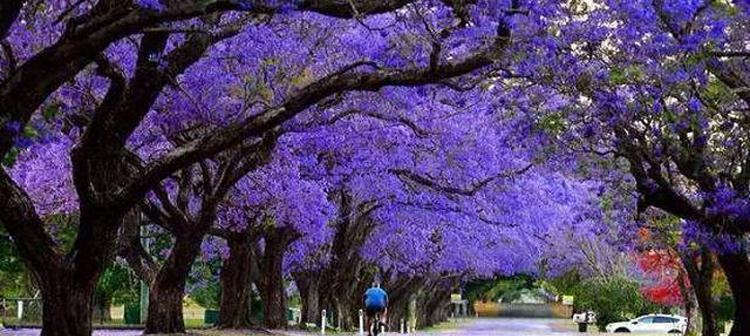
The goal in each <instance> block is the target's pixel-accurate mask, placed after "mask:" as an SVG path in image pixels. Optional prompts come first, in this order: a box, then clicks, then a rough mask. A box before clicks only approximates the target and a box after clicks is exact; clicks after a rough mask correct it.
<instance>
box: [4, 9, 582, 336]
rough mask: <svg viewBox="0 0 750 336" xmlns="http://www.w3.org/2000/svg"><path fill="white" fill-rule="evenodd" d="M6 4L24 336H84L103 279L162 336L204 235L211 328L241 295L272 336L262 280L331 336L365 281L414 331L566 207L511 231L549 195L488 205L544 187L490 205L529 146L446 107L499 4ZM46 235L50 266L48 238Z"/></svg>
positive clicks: (482, 53) (506, 263) (489, 58)
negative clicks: (38, 329)
mask: <svg viewBox="0 0 750 336" xmlns="http://www.w3.org/2000/svg"><path fill="white" fill-rule="evenodd" d="M12 4H13V6H10V7H8V8H7V9H6V8H5V7H3V8H2V9H3V10H2V19H3V20H2V21H3V22H8V24H7V25H6V24H4V25H3V26H2V31H0V32H1V33H2V38H3V47H4V48H3V58H2V60H3V63H2V65H3V66H2V78H3V81H2V86H1V89H0V92H1V93H0V102H1V103H0V110H1V111H2V115H0V117H1V118H2V119H1V121H2V127H0V132H1V133H0V135H1V139H2V143H1V145H0V151H1V153H2V155H3V156H4V163H5V166H6V167H5V168H4V169H3V171H2V174H0V181H1V182H0V189H1V191H0V192H2V194H3V197H2V201H0V203H1V204H2V206H1V207H0V221H1V222H2V223H3V226H4V227H5V229H6V230H7V232H8V233H9V235H10V237H11V238H12V240H13V242H14V243H15V247H16V251H17V253H18V254H19V255H20V256H21V257H22V259H23V260H24V262H25V265H26V268H27V269H28V271H29V273H30V274H31V275H32V278H33V279H34V282H35V283H36V285H37V286H38V287H39V289H40V290H41V293H42V296H43V305H44V307H43V309H44V314H43V331H42V334H43V335H89V334H90V333H91V318H92V316H91V312H92V309H91V308H92V304H93V303H94V302H93V299H94V296H95V295H94V290H95V288H96V285H97V283H100V279H101V276H102V274H103V272H104V271H105V270H106V269H107V267H108V265H110V263H111V262H112V261H113V260H114V259H115V257H119V258H121V260H125V261H127V263H128V265H129V266H130V268H132V269H133V270H135V271H136V272H137V274H138V275H139V277H140V278H141V279H143V280H144V281H146V282H147V283H148V284H149V286H150V289H151V290H150V302H151V304H150V305H149V311H148V320H147V322H146V332H147V333H173V332H184V330H185V327H184V321H183V320H182V299H183V296H184V295H185V292H186V283H187V279H188V277H189V275H190V272H191V268H192V265H193V263H194V261H195V260H196V258H198V257H200V256H201V255H205V254H209V253H210V252H211V251H206V248H205V247H206V244H204V241H205V240H206V237H207V236H209V235H211V236H214V237H219V238H221V242H222V243H221V244H224V248H223V249H224V250H226V251H225V255H224V262H223V265H222V270H221V284H222V294H223V298H222V303H221V310H222V313H221V325H223V326H227V327H241V326H246V325H247V324H248V322H249V321H248V318H247V316H248V315H249V314H248V312H247V307H248V305H247V304H246V301H247V300H248V298H249V296H250V294H249V293H250V288H251V286H252V284H255V285H256V286H257V287H258V288H259V289H260V294H261V297H262V299H263V302H264V324H265V325H266V326H267V327H282V326H284V325H285V323H286V319H285V305H286V300H285V288H284V278H285V276H291V277H292V278H293V279H294V280H295V283H296V284H297V286H298V287H299V289H300V291H301V292H302V293H303V306H304V307H305V308H304V310H305V320H306V321H317V316H316V314H317V313H318V310H319V308H320V307H331V308H333V311H336V312H337V314H338V315H339V316H341V320H342V321H343V322H342V324H343V325H344V326H348V325H352V324H353V321H354V317H353V315H352V314H353V313H354V312H355V311H356V308H357V305H358V301H359V296H360V295H359V294H360V292H361V291H357V288H360V289H361V288H364V286H366V285H368V283H369V279H370V278H372V277H374V276H375V274H376V273H383V274H381V275H380V276H382V277H383V278H384V281H385V285H386V286H388V287H390V288H391V292H392V296H393V297H394V298H400V299H401V300H402V301H403V302H394V309H395V310H396V311H398V310H401V311H406V308H407V305H408V302H409V300H408V298H409V297H412V296H413V295H416V296H415V297H416V298H417V299H418V300H422V301H423V302H422V303H421V304H419V305H418V307H420V309H424V310H423V311H422V313H421V316H423V318H422V319H421V320H422V321H424V322H423V323H431V322H432V321H435V320H436V319H439V318H441V307H442V305H443V303H444V301H445V300H446V299H447V298H448V295H449V293H450V292H451V290H453V289H454V288H455V286H456V284H457V283H458V281H459V280H460V279H461V278H462V277H464V276H467V275H469V274H474V273H480V272H484V273H492V272H509V273H510V272H515V271H517V270H520V269H523V268H531V267H532V264H533V261H532V260H533V256H534V253H533V252H534V251H533V249H530V250H529V252H528V253H524V252H523V251H526V250H524V249H521V248H513V246H516V245H522V244H521V243H528V244H530V245H531V246H533V242H534V239H526V238H525V237H524V236H522V235H520V234H513V232H516V231H514V228H515V227H523V228H524V229H530V228H531V226H534V227H535V228H534V230H535V231H539V232H544V231H545V226H544V225H543V223H541V222H537V221H539V219H540V218H541V216H546V215H551V214H557V213H560V214H561V216H564V220H561V221H559V222H557V221H555V223H563V222H565V223H570V218H569V217H571V216H574V215H573V214H567V213H563V211H558V210H557V209H556V208H555V206H556V205H558V204H560V205H567V204H568V203H572V202H573V201H580V200H581V198H580V197H579V196H577V195H578V193H582V194H584V195H585V194H586V192H587V191H588V189H587V188H585V187H583V186H581V188H577V187H576V186H573V184H575V182H570V183H572V184H571V187H570V188H566V189H565V190H563V191H556V193H557V194H568V193H570V194H572V195H576V196H571V197H570V198H571V201H570V202H566V201H560V202H557V201H555V200H549V201H548V203H546V204H545V203H540V204H539V206H538V208H539V209H540V210H544V209H547V213H541V212H539V213H537V212H533V211H530V212H529V213H528V214H527V215H526V216H522V217H517V216H513V215H511V213H510V210H511V207H510V206H507V204H504V202H503V201H502V200H503V199H505V198H506V197H508V198H509V200H511V199H513V200H515V204H514V205H513V206H528V205H529V204H531V203H530V202H533V201H535V199H534V198H532V197H533V196H536V197H537V198H540V199H542V200H545V199H547V197H546V196H549V195H546V190H539V194H534V193H525V194H523V193H518V190H515V191H516V193H514V192H513V191H510V192H504V191H503V190H502V189H504V188H505V187H506V186H508V187H511V186H514V187H515V188H517V189H521V191H525V189H531V190H532V191H536V189H534V188H535V186H537V185H542V186H543V185H546V184H547V182H548V181H553V182H554V181H562V183H567V182H565V180H566V179H567V178H566V177H564V176H563V175H561V174H552V173H549V174H539V175H534V177H533V178H532V179H530V180H529V181H528V183H530V185H529V186H527V187H524V186H523V183H520V184H514V183H509V181H512V180H511V178H512V177H514V176H516V175H521V174H523V173H525V172H527V171H528V170H529V168H530V167H531V165H532V164H533V163H534V155H533V153H530V152H526V151H518V152H517V151H514V150H511V149H512V148H513V147H515V146H525V145H521V143H528V142H529V141H531V140H532V138H530V139H529V141H522V142H519V144H513V140H515V138H513V137H511V134H510V132H508V131H507V129H506V128H505V127H497V125H495V124H493V123H492V121H493V120H494V119H495V117H493V116H487V117H485V118H478V117H477V116H476V115H475V114H474V113H467V111H469V112H473V111H474V110H473V109H474V108H477V107H478V106H480V105H484V106H485V108H490V105H489V104H488V102H486V101H485V97H483V96H482V95H481V94H479V95H474V96H467V97H466V98H463V95H462V94H458V93H456V92H461V91H466V92H469V91H472V92H482V90H481V89H480V87H478V86H477V85H476V82H477V81H482V80H484V78H486V76H485V74H484V71H486V70H488V69H494V68H495V65H494V64H495V63H496V61H497V60H498V59H499V58H500V57H502V55H503V54H504V53H505V49H506V48H507V47H508V46H509V44H510V42H511V36H510V34H511V27H510V26H511V22H510V20H511V19H512V18H513V17H514V16H516V15H532V14H530V13H528V11H529V9H523V10H522V9H521V8H520V7H519V6H520V4H517V3H515V2H514V3H507V4H497V3H494V2H489V3H482V4H471V1H467V2H462V1H446V2H439V1H434V2H433V1H427V2H416V1H388V2H382V1H353V2H348V3H346V4H344V3H339V2H338V1H304V2H301V3H300V2H289V3H286V2H283V1H282V2H277V1H274V2H271V1H269V2H267V3H266V2H263V1H195V2H169V1H124V2H123V1H48V2H41V1H13V2H12ZM4 6H5V5H4ZM517 7H519V8H517ZM382 13H388V14H384V15H379V16H373V17H370V16H369V15H372V14H382ZM347 18H348V19H347ZM465 75H466V77H463V76H465ZM430 84H437V85H430ZM399 87H403V88H399ZM459 123H464V124H459ZM542 171H543V170H542ZM60 216H62V217H65V218H66V219H68V220H70V221H71V222H72V224H71V226H70V229H71V230H73V231H74V232H75V233H74V234H73V235H72V236H73V237H74V238H73V239H71V240H69V241H67V242H63V241H61V240H60V238H59V236H58V235H57V234H56V232H58V229H59V226H58V225H56V223H55V222H54V221H52V220H50V219H51V218H56V217H60ZM144 217H145V218H147V221H143V220H142V218H144ZM144 223H153V224H154V225H156V226H157V227H158V229H155V228H154V227H153V226H151V225H150V229H149V230H150V231H151V232H159V233H160V234H164V235H166V236H167V237H168V239H166V240H165V242H163V244H164V245H165V246H164V248H163V249H162V251H163V253H164V254H163V255H150V254H149V253H147V252H146V251H145V250H144V249H143V247H142V246H141V241H140V235H139V233H140V231H141V226H143V225H144ZM202 247H203V248H202ZM220 250H221V249H220ZM373 266H375V267H378V268H380V269H382V270H383V271H381V272H376V271H374V269H373ZM419 293H422V294H419ZM396 316H398V313H397V315H396Z"/></svg>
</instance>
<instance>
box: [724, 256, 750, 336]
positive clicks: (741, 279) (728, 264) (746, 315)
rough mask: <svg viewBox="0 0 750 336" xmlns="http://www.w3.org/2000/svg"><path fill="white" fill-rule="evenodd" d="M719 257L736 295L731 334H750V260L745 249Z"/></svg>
mask: <svg viewBox="0 0 750 336" xmlns="http://www.w3.org/2000/svg"><path fill="white" fill-rule="evenodd" d="M718 259H719V264H720V265H721V267H722V268H723V269H724V273H725V274H726V276H727V281H728V282H729V287H730V288H731V289H732V296H733V297H734V304H735V313H734V326H733V327H732V331H731V332H730V333H729V336H747V335H750V286H748V284H750V260H748V257H747V254H746V253H745V252H744V250H743V251H742V252H741V253H736V254H729V253H727V254H719V255H718Z"/></svg>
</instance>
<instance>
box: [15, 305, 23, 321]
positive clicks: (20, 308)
mask: <svg viewBox="0 0 750 336" xmlns="http://www.w3.org/2000/svg"><path fill="white" fill-rule="evenodd" d="M16 317H17V318H18V320H19V321H20V320H22V319H23V300H18V310H17V311H16Z"/></svg>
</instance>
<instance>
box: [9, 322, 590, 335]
mask: <svg viewBox="0 0 750 336" xmlns="http://www.w3.org/2000/svg"><path fill="white" fill-rule="evenodd" d="M562 324H563V323H561V321H560V320H551V319H526V318H486V319H482V318H480V319H470V320H465V321H464V322H462V323H459V324H458V325H457V327H455V328H454V329H439V330H435V331H429V332H424V331H422V332H418V333H416V334H412V335H415V336H449V335H470V336H573V335H580V334H577V333H574V332H571V331H570V329H569V328H565V327H562V326H561V325H562ZM140 334H141V332H140V331H101V330H98V331H96V332H95V333H94V335H95V336H136V335H140ZM217 334H218V335H221V334H220V333H216V332H211V335H217ZM238 334H239V335H242V333H233V334H232V335H238ZM279 334H281V335H283V334H287V335H292V336H310V335H316V334H311V333H296V332H286V333H279ZM0 335H3V336H5V335H8V336H38V335H39V330H38V329H37V330H31V329H26V330H15V331H8V330H4V331H0ZM388 335H394V336H395V335H398V334H397V333H387V334H386V336H388Z"/></svg>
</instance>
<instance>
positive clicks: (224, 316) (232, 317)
mask: <svg viewBox="0 0 750 336" xmlns="http://www.w3.org/2000/svg"><path fill="white" fill-rule="evenodd" d="M227 243H228V244H229V258H227V259H226V260H225V261H224V262H223V263H222V266H221V306H220V308H219V324H218V327H219V328H224V329H243V328H248V327H250V326H252V321H251V320H252V318H251V312H250V299H251V290H252V288H251V285H252V282H251V279H250V268H251V264H252V258H253V253H252V246H251V245H250V242H249V241H248V240H246V239H227Z"/></svg>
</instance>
